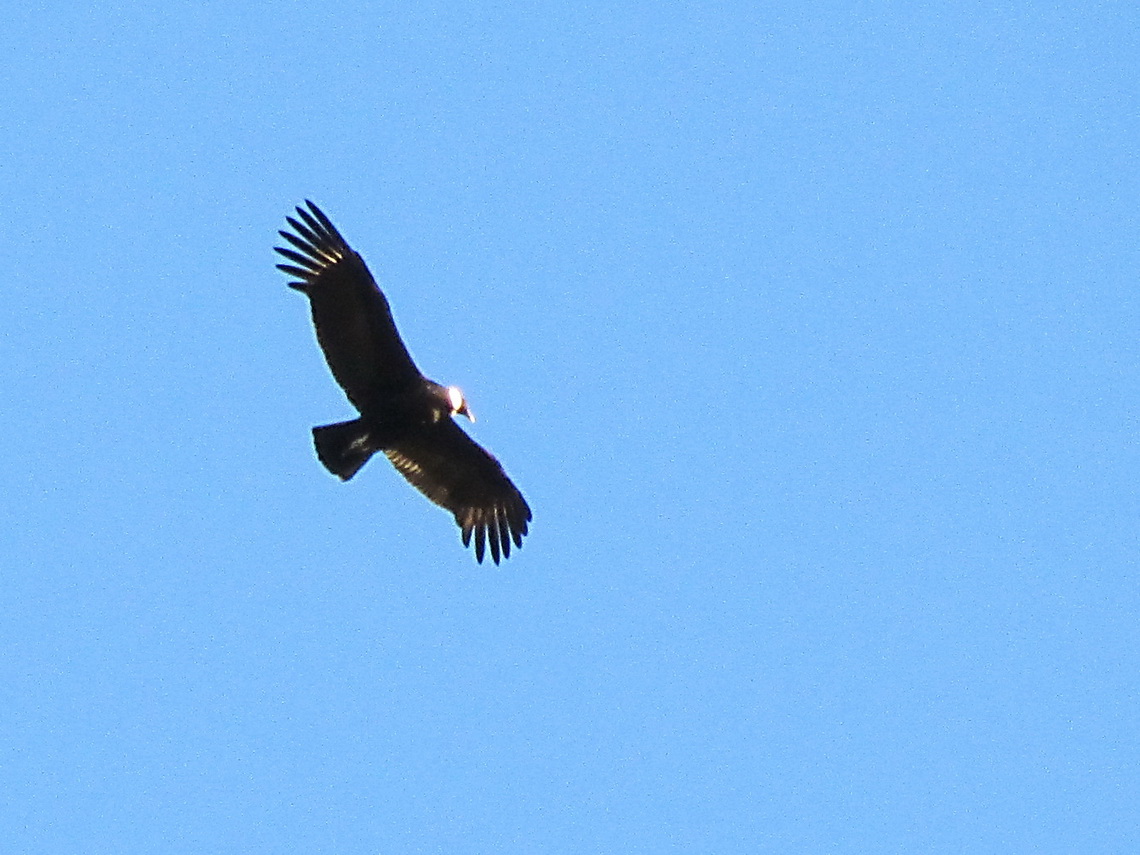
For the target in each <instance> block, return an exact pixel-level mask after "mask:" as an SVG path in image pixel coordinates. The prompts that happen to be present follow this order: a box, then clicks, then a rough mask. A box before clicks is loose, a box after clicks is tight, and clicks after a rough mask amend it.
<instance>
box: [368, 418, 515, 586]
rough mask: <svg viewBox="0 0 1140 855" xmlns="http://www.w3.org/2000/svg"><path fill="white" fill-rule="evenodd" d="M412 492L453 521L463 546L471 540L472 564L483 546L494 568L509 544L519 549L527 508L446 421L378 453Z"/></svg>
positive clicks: (494, 464) (494, 466)
mask: <svg viewBox="0 0 1140 855" xmlns="http://www.w3.org/2000/svg"><path fill="white" fill-rule="evenodd" d="M384 453H385V454H386V455H388V459H389V460H391V461H392V463H393V464H394V465H395V467H396V468H397V469H399V470H400V474H402V475H403V476H404V477H405V478H407V479H408V481H409V482H410V483H411V484H412V486H414V487H415V488H416V489H417V490H419V491H420V492H421V493H423V494H424V495H425V496H427V497H428V498H429V499H431V500H432V501H433V502H435V503H436V504H437V505H439V506H440V507H442V508H446V509H447V510H449V511H451V512H452V513H453V514H454V515H455V522H456V523H458V525H459V527H460V529H462V531H463V545H464V546H469V545H470V544H471V538H472V535H474V537H475V558H476V559H477V560H478V561H479V562H480V563H482V561H483V552H484V545H485V544H486V545H489V546H490V548H491V559H492V560H493V561H494V562H495V563H496V564H498V563H499V556H500V554H501V555H502V556H503V557H504V558H505V557H508V556H509V555H510V554H511V541H514V544H515V546H516V547H521V546H522V539H523V535H525V534H526V533H527V528H528V523H529V522H530V520H531V513H530V507H528V506H527V503H526V499H524V498H523V496H522V493H520V492H519V490H518V488H517V487H516V486H515V485H514V484H513V483H512V482H511V479H510V478H508V477H507V473H506V472H504V471H503V467H502V466H501V465H499V461H498V460H496V459H495V458H494V457H492V456H491V455H490V454H489V453H487V451H486V450H484V448H483V447H482V446H480V445H479V444H478V443H476V442H475V441H474V440H473V439H471V437H469V436H468V435H467V434H466V433H464V431H463V429H462V428H460V427H459V425H457V424H456V423H455V422H454V421H452V420H451V419H450V418H444V419H441V420H440V421H438V422H436V423H435V424H433V425H429V426H427V427H425V428H424V429H423V430H421V431H417V432H415V433H414V434H412V435H411V436H409V437H407V438H406V439H404V440H403V441H401V442H397V443H396V444H395V445H393V446H392V447H391V448H388V449H386V450H385V452H384Z"/></svg>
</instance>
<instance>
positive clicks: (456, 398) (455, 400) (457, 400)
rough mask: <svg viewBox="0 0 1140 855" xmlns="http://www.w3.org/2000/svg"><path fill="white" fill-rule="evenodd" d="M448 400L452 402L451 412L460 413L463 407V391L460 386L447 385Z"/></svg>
mask: <svg viewBox="0 0 1140 855" xmlns="http://www.w3.org/2000/svg"><path fill="white" fill-rule="evenodd" d="M447 400H448V401H450V402H451V412H453V413H458V412H459V411H460V410H461V409H463V393H462V392H460V391H459V387H458V386H448V387H447Z"/></svg>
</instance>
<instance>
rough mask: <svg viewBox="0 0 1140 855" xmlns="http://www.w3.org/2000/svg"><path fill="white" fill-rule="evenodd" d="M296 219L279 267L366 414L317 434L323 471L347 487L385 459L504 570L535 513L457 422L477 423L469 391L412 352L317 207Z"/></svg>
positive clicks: (300, 211)
mask: <svg viewBox="0 0 1140 855" xmlns="http://www.w3.org/2000/svg"><path fill="white" fill-rule="evenodd" d="M306 205H308V210H305V209H304V208H301V207H298V208H297V217H298V219H294V218H293V217H286V218H285V219H286V221H287V222H288V223H289V225H290V226H291V227H292V229H293V232H287V231H282V232H280V233H279V234H280V235H281V237H283V238H285V240H286V241H288V242H289V243H290V244H291V245H292V247H293V248H292V249H290V248H288V247H280V246H278V247H274V249H276V251H277V252H279V253H280V254H281V255H283V256H284V257H285V258H287V259H288V260H289V261H290V262H292V263H291V264H278V265H277V267H278V269H280V270H282V271H283V272H284V273H287V274H288V275H289V276H292V277H295V281H292V282H290V283H289V287H290V288H295V289H296V290H298V291H300V292H301V293H302V294H304V295H305V296H306V297H308V298H309V304H310V307H311V308H312V313H313V326H314V327H315V328H316V333H317V341H318V342H319V343H320V346H321V350H323V351H324V354H325V360H326V361H327V362H328V365H329V369H330V370H331V371H332V374H333V377H334V378H336V381H337V383H339V384H340V386H341V388H343V389H344V391H345V394H346V395H347V396H348V400H349V401H351V402H352V405H353V406H354V407H356V409H357V410H358V411H359V412H360V417H359V418H357V419H353V420H352V421H346V422H338V423H336V424H331V425H324V426H321V427H315V428H313V442H314V444H315V445H316V449H317V457H318V458H319V459H320V461H321V463H323V464H324V465H325V467H326V468H327V469H328V470H329V471H330V472H332V473H333V474H334V475H336V476H338V477H339V478H340V479H341V480H342V481H347V480H348V479H349V478H351V477H352V476H353V475H355V474H356V473H357V472H358V471H359V469H360V467H361V466H363V465H364V464H365V462H367V460H368V458H370V457H371V456H372V455H373V454H375V453H376V452H377V451H382V452H384V454H385V455H386V456H387V457H388V459H389V460H390V461H392V464H393V465H394V466H395V467H396V469H398V470H399V472H400V474H401V475H403V476H404V477H405V478H407V479H408V481H409V482H410V483H411V484H412V486H413V487H415V488H416V489H417V490H419V491H420V492H421V493H423V494H424V495H425V496H427V497H428V498H429V499H431V500H432V501H433V502H435V503H436V504H437V505H439V506H440V507H442V508H445V509H446V510H448V511H450V512H451V513H452V514H454V515H455V522H456V523H457V524H458V525H459V528H460V529H461V531H462V539H463V545H464V546H469V545H470V544H471V541H472V538H473V537H474V541H475V558H476V559H477V560H478V561H479V563H482V562H483V554H484V547H485V546H489V547H490V550H491V559H492V560H493V561H494V562H495V563H496V564H498V563H499V557H500V555H501V556H502V557H504V558H505V557H508V556H509V555H510V554H511V543H512V541H513V542H514V545H515V546H516V547H521V546H522V539H523V535H525V534H526V533H527V527H528V523H529V522H530V520H531V512H530V507H529V506H528V505H527V503H526V499H524V498H523V496H522V493H520V492H519V490H518V488H517V487H516V486H515V485H514V484H513V483H512V482H511V479H510V478H508V477H507V474H506V472H504V471H503V467H502V465H501V464H500V463H499V461H498V460H496V459H495V458H494V457H493V456H492V455H491V454H490V453H488V452H487V451H486V450H485V449H484V448H483V447H482V446H480V445H479V444H478V443H476V442H475V441H474V440H473V439H471V437H469V436H468V435H467V434H466V433H465V432H464V431H463V429H462V428H460V427H459V425H458V424H456V422H455V421H454V419H453V416H456V415H463V416H466V417H467V418H468V419H469V420H470V421H472V422H474V421H475V417H474V416H473V415H472V414H471V410H470V409H468V407H467V401H466V400H465V399H464V397H463V393H462V392H460V391H459V389H458V388H456V387H455V386H442V385H440V384H439V383H436V382H435V381H434V380H429V379H428V378H427V377H425V376H424V375H423V374H421V373H420V370H419V369H418V368H417V367H416V364H415V362H413V361H412V357H411V355H410V354H409V353H408V349H407V347H405V346H404V342H403V340H402V339H401V338H400V334H399V333H398V332H397V331H396V323H395V321H393V320H392V310H391V309H390V308H389V307H388V300H387V298H386V297H385V296H384V293H383V292H382V291H381V290H380V288H379V286H378V285H377V284H376V280H375V279H373V278H372V274H371V273H370V272H369V271H368V267H367V265H365V263H364V259H363V258H361V257H360V255H359V253H357V252H355V251H354V250H353V249H352V248H351V247H349V245H348V243H347V242H346V241H345V239H344V238H343V237H341V234H340V232H338V231H337V230H336V227H335V226H333V224H332V222H330V221H329V218H328V217H326V216H325V214H324V212H322V211H321V209H320V208H318V207H317V206H316V205H314V204H313V203H312V202H310V201H308V200H306Z"/></svg>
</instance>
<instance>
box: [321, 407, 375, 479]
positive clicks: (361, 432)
mask: <svg viewBox="0 0 1140 855" xmlns="http://www.w3.org/2000/svg"><path fill="white" fill-rule="evenodd" d="M313 445H315V446H316V448H317V457H318V458H320V461H321V463H323V464H324V465H325V468H326V469H328V470H329V472H331V473H332V474H333V475H336V476H337V477H338V478H340V479H341V480H342V481H347V480H348V479H349V478H351V477H352V476H353V475H355V474H356V473H357V472H358V471H360V467H361V466H363V465H364V464H365V463H367V462H368V458H369V457H371V456H372V455H373V454H375V453H376V452H377V451H378V450H379V449H378V448H377V447H376V446H374V445H373V444H372V437H371V435H370V433H369V430H368V428H367V427H366V426H365V425H364V423H363V421H362V420H361V419H356V420H354V421H351V422H338V423H337V424H335V425H323V426H322V427H315V428H313Z"/></svg>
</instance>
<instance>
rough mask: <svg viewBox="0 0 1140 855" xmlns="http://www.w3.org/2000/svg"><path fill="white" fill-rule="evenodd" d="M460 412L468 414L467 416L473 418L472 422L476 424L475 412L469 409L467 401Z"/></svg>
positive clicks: (464, 414)
mask: <svg viewBox="0 0 1140 855" xmlns="http://www.w3.org/2000/svg"><path fill="white" fill-rule="evenodd" d="M459 414H460V415H463V416H467V418H469V419H470V420H471V424H475V414H474V413H473V412H471V410H469V409H467V404H466V402H465V403H464V404H463V406H462V407H461V408H460V410H459Z"/></svg>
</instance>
